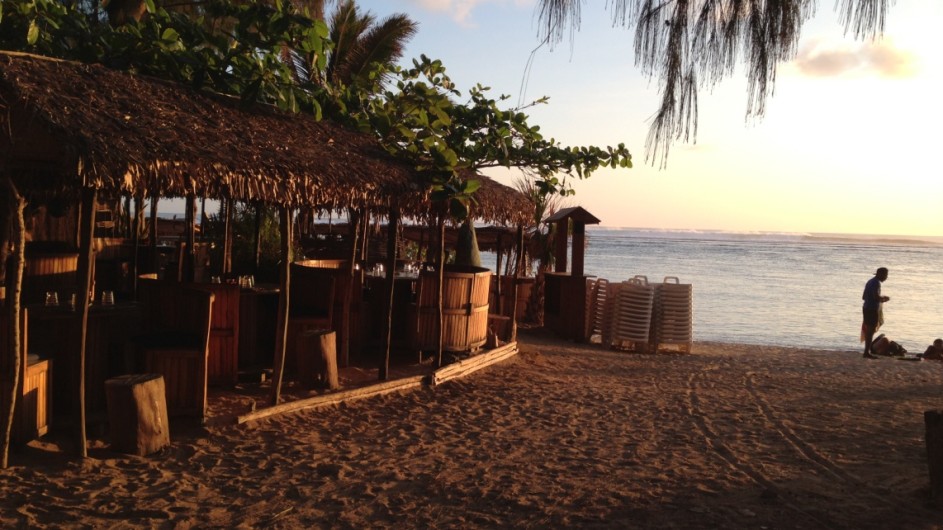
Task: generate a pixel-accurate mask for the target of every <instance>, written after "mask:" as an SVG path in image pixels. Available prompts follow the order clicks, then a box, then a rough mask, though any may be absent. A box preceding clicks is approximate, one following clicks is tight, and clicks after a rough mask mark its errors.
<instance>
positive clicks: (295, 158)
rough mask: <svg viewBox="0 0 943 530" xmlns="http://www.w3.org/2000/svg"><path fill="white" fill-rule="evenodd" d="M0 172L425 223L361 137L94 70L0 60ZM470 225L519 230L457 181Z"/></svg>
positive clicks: (411, 179)
mask: <svg viewBox="0 0 943 530" xmlns="http://www.w3.org/2000/svg"><path fill="white" fill-rule="evenodd" d="M0 104H2V105H3V108H2V111H0V124H2V126H3V132H2V133H0V152H2V157H0V173H5V174H7V175H10V176H11V177H13V179H14V182H16V183H17V185H18V186H20V187H21V189H22V190H23V191H24V192H27V193H30V192H32V193H35V192H37V191H41V192H47V193H48V192H59V191H62V190H68V189H75V188H79V187H93V188H96V189H99V190H103V191H106V192H111V193H125V194H130V195H133V196H137V197H141V196H160V197H182V196H187V195H194V196H197V197H208V198H224V197H226V198H233V199H236V200H244V201H261V202H266V203H271V204H283V205H287V206H292V207H297V206H314V207H318V208H324V209H335V208H344V207H354V208H359V207H367V208H384V207H386V206H387V205H389V204H391V203H393V202H395V203H397V204H398V205H399V207H400V209H401V211H402V213H403V214H404V215H406V216H409V217H414V218H423V217H426V216H428V215H429V213H430V211H431V205H430V203H429V192H428V189H427V187H426V186H425V185H423V184H422V181H423V179H422V178H421V177H420V176H419V175H417V174H416V172H415V171H414V169H413V168H412V167H411V166H409V164H407V163H405V162H402V161H398V160H396V159H395V158H393V157H392V156H390V155H389V154H388V153H387V152H386V151H385V150H383V149H382V147H381V146H380V145H379V144H378V143H377V141H376V139H375V138H373V137H372V136H370V135H367V134H363V133H360V132H357V131H352V130H350V129H347V128H345V127H343V126H340V125H338V124H336V123H332V122H329V121H317V120H315V119H314V117H312V116H309V115H305V114H288V113H284V112H281V111H279V110H277V109H275V108H274V107H270V106H264V105H253V106H252V107H251V108H246V107H245V106H243V105H241V104H240V102H239V101H238V100H237V99H236V98H232V97H228V96H223V95H219V94H214V93H209V92H206V91H199V90H194V89H192V88H190V87H187V86H184V85H181V84H179V83H172V82H169V81H163V80H159V79H154V78H150V77H145V76H140V75H134V74H129V73H126V72H120V71H116V70H111V69H108V68H105V67H103V66H101V65H93V64H82V63H76V62H71V61H63V60H59V59H52V58H47V57H40V56H35V55H29V54H23V53H17V52H3V51H0ZM466 178H477V179H479V180H480V181H481V184H482V186H481V188H480V189H479V190H478V192H477V193H476V195H475V197H476V200H477V204H476V206H475V207H474V208H473V215H474V216H475V217H476V218H478V219H482V220H486V221H488V222H493V223H501V224H518V223H520V222H526V220H527V219H528V217H529V213H528V212H530V211H531V209H532V207H531V206H530V205H529V204H528V203H527V201H526V200H525V199H524V198H523V197H522V196H521V195H520V194H519V193H518V192H517V191H516V190H513V189H511V188H509V187H507V186H504V185H502V184H500V183H497V182H494V181H493V180H491V179H489V178H488V177H484V176H481V175H474V173H471V172H468V175H466Z"/></svg>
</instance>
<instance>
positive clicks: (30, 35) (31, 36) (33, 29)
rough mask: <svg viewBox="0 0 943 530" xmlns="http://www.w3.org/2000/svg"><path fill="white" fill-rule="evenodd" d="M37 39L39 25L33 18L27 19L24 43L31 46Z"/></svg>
mask: <svg viewBox="0 0 943 530" xmlns="http://www.w3.org/2000/svg"><path fill="white" fill-rule="evenodd" d="M38 40H39V25H37V24H36V21H35V20H30V21H29V29H28V30H26V44H29V45H30V46H33V45H34V44H36V41H38Z"/></svg>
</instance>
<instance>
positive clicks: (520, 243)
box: [508, 225, 524, 342]
mask: <svg viewBox="0 0 943 530" xmlns="http://www.w3.org/2000/svg"><path fill="white" fill-rule="evenodd" d="M523 255H524V226H523V225H517V263H515V266H514V281H513V282H511V283H512V285H511V334H510V336H508V341H510V342H514V341H516V340H517V296H518V294H517V292H518V282H519V281H520V280H521V264H522V263H523V261H524V260H523Z"/></svg>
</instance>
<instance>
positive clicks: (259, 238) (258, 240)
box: [253, 204, 262, 274]
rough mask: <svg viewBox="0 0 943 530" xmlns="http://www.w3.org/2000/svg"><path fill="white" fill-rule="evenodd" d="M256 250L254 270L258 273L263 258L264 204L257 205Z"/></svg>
mask: <svg viewBox="0 0 943 530" xmlns="http://www.w3.org/2000/svg"><path fill="white" fill-rule="evenodd" d="M253 241H255V252H254V253H253V256H254V258H253V259H254V269H253V270H254V271H255V273H256V274H258V272H259V262H260V261H261V259H262V205H261V204H256V205H255V239H254V240H253Z"/></svg>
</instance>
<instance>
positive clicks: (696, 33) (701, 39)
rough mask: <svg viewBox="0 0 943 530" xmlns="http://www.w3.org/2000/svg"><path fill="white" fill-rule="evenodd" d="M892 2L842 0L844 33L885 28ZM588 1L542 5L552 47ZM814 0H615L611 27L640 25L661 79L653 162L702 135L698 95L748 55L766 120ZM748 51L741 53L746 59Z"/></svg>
mask: <svg viewBox="0 0 943 530" xmlns="http://www.w3.org/2000/svg"><path fill="white" fill-rule="evenodd" d="M891 1H892V0H838V2H837V3H836V4H835V5H837V6H838V9H839V10H840V13H841V18H842V22H843V23H844V24H845V27H846V30H847V31H850V32H852V33H853V34H854V35H855V36H856V37H858V38H865V37H875V36H877V35H879V34H880V33H881V32H882V31H883V30H884V19H885V15H886V13H887V8H888V4H889V3H890V2H891ZM582 4H583V2H582V0H540V1H539V3H538V8H537V9H538V13H539V18H540V22H541V24H542V25H543V28H544V31H545V32H546V38H547V39H548V41H549V42H559V41H560V40H562V39H563V37H564V35H565V34H567V33H568V32H569V33H572V32H573V31H575V30H576V29H578V28H579V25H580V9H581V7H582ZM816 4H817V2H816V0H778V1H775V2H773V1H770V0H615V1H614V2H606V5H607V6H611V7H612V13H613V22H614V23H616V24H622V25H624V26H629V25H632V24H634V25H635V60H636V63H637V64H638V65H639V66H640V68H641V69H642V71H643V72H644V73H646V74H648V75H649V76H652V77H656V78H658V79H659V81H660V85H661V95H662V101H661V106H660V108H659V109H658V111H657V112H656V113H655V116H654V119H653V120H652V125H651V129H649V133H648V139H647V141H646V147H647V148H648V158H649V159H654V158H658V157H659V153H660V158H661V163H662V165H664V163H665V161H666V157H667V155H668V148H669V146H670V144H671V142H673V141H675V140H684V141H689V140H693V139H696V136H697V94H698V89H699V87H700V86H701V85H704V84H707V85H709V86H712V85H714V84H715V83H716V82H718V81H720V80H721V79H723V78H725V77H727V76H729V75H731V74H732V73H733V72H734V66H736V64H737V63H738V62H739V61H740V60H741V58H743V59H744V60H745V61H746V63H747V67H746V69H745V70H746V72H747V77H748V81H749V85H748V89H747V90H748V93H747V116H748V117H750V116H755V117H759V116H762V115H763V113H764V111H765V105H766V100H767V99H768V98H769V96H770V95H772V93H773V84H774V81H775V79H776V67H777V66H778V64H779V63H780V62H783V61H787V60H789V59H791V58H792V57H793V56H794V55H795V53H796V51H797V46H798V43H799V34H800V32H801V29H802V25H803V24H804V23H805V22H807V21H808V20H809V19H810V18H812V15H813V14H814V12H815V7H816ZM741 54H742V55H741Z"/></svg>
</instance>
